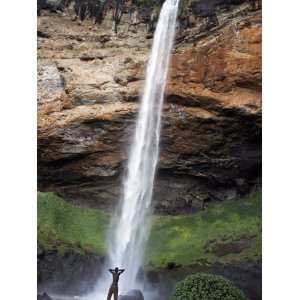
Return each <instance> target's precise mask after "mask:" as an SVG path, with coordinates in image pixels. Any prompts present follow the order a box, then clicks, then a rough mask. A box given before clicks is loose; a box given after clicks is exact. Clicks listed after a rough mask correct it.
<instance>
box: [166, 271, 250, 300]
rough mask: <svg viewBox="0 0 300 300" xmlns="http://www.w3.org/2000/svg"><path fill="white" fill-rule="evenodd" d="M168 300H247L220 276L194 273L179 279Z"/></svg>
mask: <svg viewBox="0 0 300 300" xmlns="http://www.w3.org/2000/svg"><path fill="white" fill-rule="evenodd" d="M169 300H247V298H246V297H245V296H244V294H243V293H242V292H241V291H240V290H239V289H237V288H236V287H235V286H234V285H233V284H232V283H231V282H230V281H228V280H227V279H225V278H224V277H222V276H218V275H212V274H205V273H196V274H193V275H190V276H188V277H187V278H185V279H184V280H182V281H180V282H179V283H178V284H177V285H176V287H175V289H174V291H173V293H172V295H171V297H170V298H169Z"/></svg>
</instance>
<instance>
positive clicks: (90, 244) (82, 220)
mask: <svg viewBox="0 0 300 300" xmlns="http://www.w3.org/2000/svg"><path fill="white" fill-rule="evenodd" d="M108 222H109V216H108V215H107V214H105V213H103V212H101V211H99V210H96V209H88V208H80V207H76V206H73V205H71V204H70V203H68V202H65V201H64V200H63V199H62V198H60V197H58V196H56V195H55V194H54V193H38V241H39V243H40V244H41V245H42V246H43V247H44V248H45V249H48V250H51V249H57V250H58V251H60V252H64V251H65V250H67V249H73V250H75V251H79V252H82V251H84V250H87V251H95V252H97V253H100V254H104V252H105V232H106V229H107V225H108Z"/></svg>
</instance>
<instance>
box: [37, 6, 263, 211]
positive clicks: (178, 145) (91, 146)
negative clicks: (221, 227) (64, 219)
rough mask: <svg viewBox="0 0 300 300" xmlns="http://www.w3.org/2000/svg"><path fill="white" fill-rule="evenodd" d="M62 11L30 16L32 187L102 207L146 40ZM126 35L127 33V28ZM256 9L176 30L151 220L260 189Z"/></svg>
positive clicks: (110, 201)
mask: <svg viewBox="0 0 300 300" xmlns="http://www.w3.org/2000/svg"><path fill="white" fill-rule="evenodd" d="M128 23H129V16H128V15H126V14H125V15H124V18H123V21H122V23H121V25H120V30H119V31H118V34H114V33H113V32H112V30H111V20H110V18H109V16H107V18H106V19H105V20H104V23H103V24H101V25H97V26H96V25H94V24H93V23H92V21H90V20H85V21H84V22H83V23H80V22H78V21H72V17H71V16H70V15H69V14H60V15H58V14H52V13H44V14H42V15H41V16H40V17H39V19H38V187H39V190H41V191H56V192H58V193H60V194H62V195H63V196H64V197H65V198H66V199H68V200H70V201H72V202H74V203H78V204H80V205H83V206H90V207H100V208H105V209H110V208H111V207H113V206H114V205H115V203H116V201H117V200H118V198H119V195H120V191H121V178H122V174H124V172H126V170H125V166H126V159H127V149H128V146H129V143H130V139H131V135H132V131H133V129H134V121H135V116H136V113H137V109H138V99H139V96H140V94H141V92H142V88H143V83H144V71H145V66H146V62H147V57H148V54H149V49H150V46H151V42H152V40H151V36H149V34H148V33H147V31H146V28H145V26H144V25H143V24H140V25H137V26H134V27H129V25H128ZM128 27H129V28H128ZM260 174H261V11H260V10H256V11H252V10H251V9H250V8H249V5H248V4H247V3H244V4H241V5H237V6H235V7H234V8H232V9H230V10H229V11H228V10H219V11H218V24H217V25H215V26H210V27H207V26H205V25H204V21H202V19H197V20H196V21H195V24H194V25H193V26H190V27H187V28H183V29H182V28H181V29H180V28H179V29H178V33H177V37H176V42H175V46H174V51H173V54H172V63H171V69H170V74H169V81H168V86H167V90H166V101H165V106H164V114H163V128H162V136H161V153H160V162H159V168H158V172H157V181H156V185H155V193H154V201H155V207H156V209H157V211H158V212H163V213H177V212H183V211H185V212H189V211H191V212H192V211H195V210H198V209H202V208H203V207H204V206H205V205H206V202H207V201H214V200H225V199H228V198H234V197H236V196H237V195H243V194H247V193H250V192H251V191H253V190H257V189H259V188H260V176H261V175H260Z"/></svg>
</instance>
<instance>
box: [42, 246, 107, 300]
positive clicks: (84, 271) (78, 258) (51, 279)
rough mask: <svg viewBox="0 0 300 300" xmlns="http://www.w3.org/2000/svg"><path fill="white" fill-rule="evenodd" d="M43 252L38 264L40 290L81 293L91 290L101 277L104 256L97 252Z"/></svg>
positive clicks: (64, 293)
mask: <svg viewBox="0 0 300 300" xmlns="http://www.w3.org/2000/svg"><path fill="white" fill-rule="evenodd" d="M75 246H76V245H74V247H75ZM43 252H44V255H43V256H42V257H39V259H38V264H37V275H38V287H39V291H43V292H48V291H50V292H51V293H57V294H63V295H69V296H71V295H74V296H75V295H81V294H84V293H87V292H88V291H90V290H91V289H92V288H93V287H94V285H95V284H96V282H97V281H98V280H99V278H100V274H101V269H102V266H103V258H102V257H99V256H97V255H96V254H93V253H90V252H89V253H84V254H78V253H76V252H74V251H66V252H65V253H64V254H60V253H58V252H57V251H45V250H44V251H43ZM41 299H43V300H44V298H41ZM45 300H46V299H45ZM47 300H48V299H47Z"/></svg>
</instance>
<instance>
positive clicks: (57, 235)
mask: <svg viewBox="0 0 300 300" xmlns="http://www.w3.org/2000/svg"><path fill="white" fill-rule="evenodd" d="M108 224H109V215H108V214H106V213H103V212H102V211H100V210H97V209H87V208H80V207H76V206H73V205H72V204H70V203H68V202H65V201H64V200H63V199H62V198H60V197H58V196H56V195H55V194H53V193H38V240H39V242H40V243H41V244H42V245H43V246H44V247H45V248H47V249H58V250H59V251H61V252H64V251H65V250H66V249H70V248H72V249H73V250H76V251H79V252H82V251H84V250H90V251H94V252H97V253H99V254H101V255H103V254H105V234H106V230H107V226H108ZM223 249H224V251H223ZM226 249H227V250H226ZM225 250H226V251H225ZM223 252H224V253H223ZM260 257H261V194H260V193H257V194H255V195H252V196H249V197H246V198H241V199H237V200H231V201H224V202H220V203H211V204H210V205H209V208H208V209H207V210H205V211H201V212H199V213H197V214H194V215H181V216H155V217H153V226H152V231H151V236H150V240H149V242H148V246H147V250H146V255H145V259H146V265H147V266H148V268H149V269H151V268H159V267H164V266H165V265H166V264H167V263H168V262H174V263H176V264H181V265H191V264H201V265H206V264H211V263H214V262H216V261H218V262H223V263H226V262H232V261H243V260H257V259H260Z"/></svg>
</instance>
